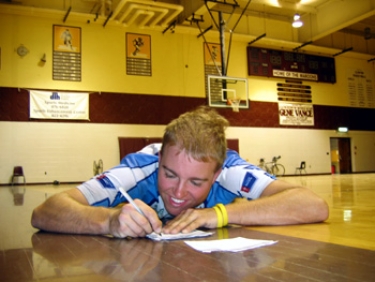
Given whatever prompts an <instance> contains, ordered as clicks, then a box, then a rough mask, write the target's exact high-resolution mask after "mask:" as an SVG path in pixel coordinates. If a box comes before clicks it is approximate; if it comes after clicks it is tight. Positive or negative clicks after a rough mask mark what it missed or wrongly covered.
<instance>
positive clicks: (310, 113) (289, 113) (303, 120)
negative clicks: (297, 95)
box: [279, 103, 314, 126]
mask: <svg viewBox="0 0 375 282" xmlns="http://www.w3.org/2000/svg"><path fill="white" fill-rule="evenodd" d="M279 120H280V125H296V126H297V125H299V126H300V125H303V126H313V125H314V109H313V106H312V105H310V104H284V103H279Z"/></svg>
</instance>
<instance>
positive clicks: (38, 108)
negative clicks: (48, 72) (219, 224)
mask: <svg viewBox="0 0 375 282" xmlns="http://www.w3.org/2000/svg"><path fill="white" fill-rule="evenodd" d="M30 118H38V119H80V120H81V119H83V120H88V119H89V94H88V93H69V92H56V91H36V90H30Z"/></svg>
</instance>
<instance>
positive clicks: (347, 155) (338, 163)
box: [330, 138, 352, 173]
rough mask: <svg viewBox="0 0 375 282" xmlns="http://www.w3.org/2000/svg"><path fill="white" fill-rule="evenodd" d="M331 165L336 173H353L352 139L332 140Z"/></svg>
mask: <svg viewBox="0 0 375 282" xmlns="http://www.w3.org/2000/svg"><path fill="white" fill-rule="evenodd" d="M330 141H331V163H332V166H333V167H334V170H335V173H351V172H352V157H351V150H350V138H331V140H330Z"/></svg>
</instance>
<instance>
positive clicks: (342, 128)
mask: <svg viewBox="0 0 375 282" xmlns="http://www.w3.org/2000/svg"><path fill="white" fill-rule="evenodd" d="M337 131H338V132H348V131H349V129H348V128H347V127H343V126H340V127H339V128H337Z"/></svg>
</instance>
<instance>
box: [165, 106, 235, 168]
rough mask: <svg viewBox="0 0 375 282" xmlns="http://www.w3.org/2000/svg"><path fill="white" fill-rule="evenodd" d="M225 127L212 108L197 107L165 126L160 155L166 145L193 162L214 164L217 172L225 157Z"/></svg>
mask: <svg viewBox="0 0 375 282" xmlns="http://www.w3.org/2000/svg"><path fill="white" fill-rule="evenodd" d="M228 126H229V122H228V121H227V120H226V119H225V118H224V117H223V116H221V115H219V114H218V113H217V112H216V111H215V110H213V109H212V108H209V107H207V106H201V107H198V108H197V109H195V110H193V111H190V112H187V113H184V114H182V115H180V116H179V117H178V118H177V119H174V120H172V121H171V122H170V123H169V124H168V125H167V127H166V129H165V132H164V137H163V146H162V149H161V154H163V149H164V148H165V147H166V146H168V145H170V146H175V145H176V146H177V147H178V148H179V149H180V150H181V151H185V152H186V153H187V154H188V155H190V156H191V157H193V158H194V159H195V160H197V161H202V162H208V161H215V162H217V167H216V170H218V169H220V168H221V166H222V165H223V163H224V160H225V158H226V150H227V141H226V138H225V129H226V128H227V127H228Z"/></svg>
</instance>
